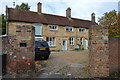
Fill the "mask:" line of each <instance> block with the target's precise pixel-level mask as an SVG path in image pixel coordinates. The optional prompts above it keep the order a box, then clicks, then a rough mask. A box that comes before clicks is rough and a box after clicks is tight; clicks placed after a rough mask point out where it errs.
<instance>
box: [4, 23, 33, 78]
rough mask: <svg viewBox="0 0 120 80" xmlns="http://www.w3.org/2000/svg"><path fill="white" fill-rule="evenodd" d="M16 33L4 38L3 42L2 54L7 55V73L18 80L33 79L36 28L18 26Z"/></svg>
mask: <svg viewBox="0 0 120 80" xmlns="http://www.w3.org/2000/svg"><path fill="white" fill-rule="evenodd" d="M11 28H12V27H11ZM14 31H15V33H14V35H13V34H10V35H9V34H8V36H6V37H3V42H2V43H3V44H2V45H3V46H2V48H3V49H2V52H3V53H7V62H6V63H7V65H6V69H7V73H8V74H10V75H11V77H17V78H22V77H25V78H27V77H32V74H33V73H34V70H35V64H34V61H35V59H34V58H35V57H34V55H35V50H34V49H35V45H34V44H35V42H34V37H35V35H34V27H33V26H30V25H18V26H17V25H16V28H15V30H14ZM8 32H9V31H8Z"/></svg>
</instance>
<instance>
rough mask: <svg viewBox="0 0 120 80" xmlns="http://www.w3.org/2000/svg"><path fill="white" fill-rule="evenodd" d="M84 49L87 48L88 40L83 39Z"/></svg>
mask: <svg viewBox="0 0 120 80" xmlns="http://www.w3.org/2000/svg"><path fill="white" fill-rule="evenodd" d="M84 49H88V40H85V41H84Z"/></svg>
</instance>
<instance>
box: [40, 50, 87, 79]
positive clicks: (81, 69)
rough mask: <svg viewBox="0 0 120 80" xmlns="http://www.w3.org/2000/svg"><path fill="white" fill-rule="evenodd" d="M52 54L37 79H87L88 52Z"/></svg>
mask: <svg viewBox="0 0 120 80" xmlns="http://www.w3.org/2000/svg"><path fill="white" fill-rule="evenodd" d="M54 53H55V52H52V54H51V55H50V57H49V59H48V60H46V61H42V62H46V64H45V67H43V68H41V70H42V73H41V74H39V76H38V78H56V77H57V78H59V77H64V78H66V77H72V78H74V77H80V78H88V77H89V73H88V70H89V67H88V61H89V59H88V53H89V51H88V50H85V51H62V52H56V54H54Z"/></svg>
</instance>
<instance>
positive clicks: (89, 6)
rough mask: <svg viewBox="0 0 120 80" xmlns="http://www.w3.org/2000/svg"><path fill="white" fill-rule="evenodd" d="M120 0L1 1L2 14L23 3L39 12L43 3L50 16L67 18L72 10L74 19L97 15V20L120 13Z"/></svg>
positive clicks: (43, 10) (43, 7) (0, 10)
mask: <svg viewBox="0 0 120 80" xmlns="http://www.w3.org/2000/svg"><path fill="white" fill-rule="evenodd" d="M119 1H120V0H99V1H98V0H1V1H0V14H1V13H5V6H6V5H7V6H8V7H14V6H13V2H15V3H16V5H20V4H21V3H22V2H25V3H28V4H29V5H30V6H31V7H30V8H31V9H30V10H31V11H35V12H36V11H37V3H38V2H41V3H42V12H43V13H48V14H56V15H61V16H65V15H66V9H67V8H68V7H70V8H71V11H72V12H71V13H72V17H74V18H80V19H86V20H90V19H91V13H92V12H94V13H95V14H96V20H97V19H98V17H101V16H102V15H103V14H104V13H105V12H108V11H111V10H116V11H118V2H119Z"/></svg>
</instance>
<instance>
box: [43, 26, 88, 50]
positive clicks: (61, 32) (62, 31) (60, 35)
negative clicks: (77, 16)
mask: <svg viewBox="0 0 120 80" xmlns="http://www.w3.org/2000/svg"><path fill="white" fill-rule="evenodd" d="M46 37H55V38H56V46H55V47H53V48H51V50H61V49H62V40H66V41H67V50H73V49H74V48H75V47H76V46H77V44H80V37H83V38H84V39H87V40H88V29H87V30H86V33H80V32H79V28H73V32H66V27H64V26H58V30H56V31H50V30H49V26H48V25H43V39H44V40H46ZM70 37H74V45H70V44H69V38H70Z"/></svg>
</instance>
